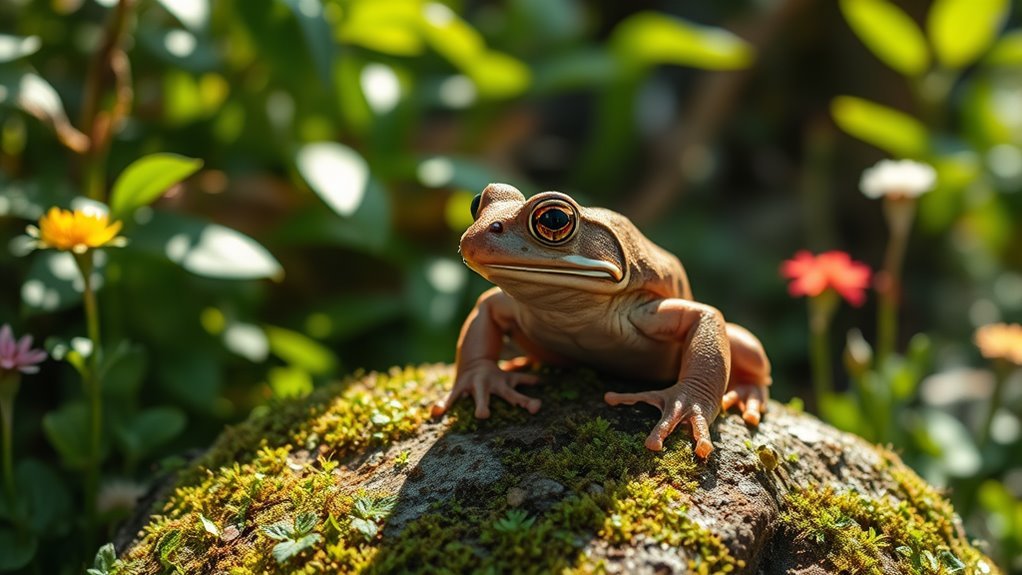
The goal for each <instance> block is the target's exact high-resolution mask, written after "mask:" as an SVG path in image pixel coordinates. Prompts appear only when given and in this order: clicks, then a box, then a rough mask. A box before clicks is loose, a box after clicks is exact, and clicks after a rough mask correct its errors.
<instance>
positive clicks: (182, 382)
mask: <svg viewBox="0 0 1022 575" xmlns="http://www.w3.org/2000/svg"><path fill="white" fill-rule="evenodd" d="M220 371H221V368H220V362H219V361H218V358H217V356H216V355H213V354H212V353H210V352H209V351H205V352H203V351H189V352H188V353H182V354H180V355H172V356H170V357H167V358H166V361H165V362H162V363H160V364H159V366H158V369H156V370H155V372H156V374H157V375H158V379H157V381H159V383H160V386H161V387H162V388H163V389H165V390H166V391H167V392H168V393H169V394H171V395H172V396H173V397H175V398H177V399H178V400H180V401H182V402H184V404H185V405H187V406H189V407H190V408H192V409H195V410H199V411H202V412H205V413H211V412H213V411H214V409H215V407H216V400H217V398H218V397H220V387H221V385H222V376H221V373H220Z"/></svg>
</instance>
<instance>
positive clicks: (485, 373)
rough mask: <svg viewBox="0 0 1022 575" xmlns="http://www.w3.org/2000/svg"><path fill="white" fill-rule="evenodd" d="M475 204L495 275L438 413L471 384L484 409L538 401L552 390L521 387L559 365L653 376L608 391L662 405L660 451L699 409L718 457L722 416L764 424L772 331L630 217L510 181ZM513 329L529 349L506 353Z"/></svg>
mask: <svg viewBox="0 0 1022 575" xmlns="http://www.w3.org/2000/svg"><path fill="white" fill-rule="evenodd" d="M471 212H472V218H473V223H472V224H471V225H470V226H469V227H468V229H467V230H466V231H465V232H464V234H463V235H462V236H461V241H460V243H459V250H460V253H461V257H462V259H463V260H464V263H465V264H466V265H467V266H468V267H469V268H470V269H471V270H473V271H474V272H476V273H477V274H479V275H480V276H482V277H483V278H485V279H486V280H488V281H489V282H491V283H493V284H495V285H494V287H492V288H490V289H488V290H487V291H485V292H484V293H483V294H482V295H481V296H479V298H478V300H477V301H476V303H475V306H474V307H473V308H472V310H471V311H470V313H469V314H468V317H467V318H466V319H465V322H464V324H463V326H462V329H461V332H460V335H459V338H458V343H457V350H456V354H455V356H456V357H455V364H454V378H453V379H454V383H453V386H452V388H451V390H450V392H449V393H448V394H447V395H446V396H445V397H444V398H442V399H440V400H438V401H436V402H435V403H434V404H433V405H432V406H431V414H432V416H433V417H441V416H443V414H444V413H445V412H447V411H448V410H449V409H450V407H451V406H452V405H453V404H454V403H455V402H456V401H457V400H458V399H459V398H461V397H463V396H472V398H473V400H474V404H475V411H474V415H475V417H476V418H479V419H485V418H488V417H489V416H490V401H491V398H492V397H493V396H497V397H499V398H501V399H503V400H504V401H506V402H508V403H510V404H512V405H514V406H518V407H521V408H524V409H525V410H526V411H528V412H529V413H530V414H535V413H537V412H538V411H539V409H540V407H541V404H542V402H541V400H540V399H538V398H535V397H530V396H529V395H526V394H525V393H523V392H522V388H523V387H527V386H531V385H535V384H537V383H539V382H540V380H541V378H540V375H539V372H538V371H537V370H536V369H529V368H530V367H536V366H540V365H548V366H554V367H572V366H585V367H589V368H592V369H595V370H596V371H597V372H600V373H606V374H608V375H610V376H613V377H618V378H623V379H627V380H640V381H644V382H646V381H648V382H650V384H649V387H650V388H651V389H649V390H647V391H630V390H625V391H607V392H606V393H605V394H604V397H603V400H604V401H605V402H606V403H607V404H609V405H611V406H618V405H633V404H639V403H645V404H649V405H652V406H654V407H656V408H657V409H659V410H660V415H661V417H660V420H659V421H658V422H657V423H656V425H655V426H654V427H653V429H652V431H650V433H649V435H648V437H647V438H646V440H645V443H644V444H645V447H646V448H648V449H650V450H651V451H661V450H663V449H664V441H665V440H666V439H667V438H668V437H669V436H670V435H671V434H672V433H673V432H674V431H675V429H676V428H678V426H679V425H681V424H682V423H686V424H687V425H688V426H689V427H690V428H691V432H692V441H693V443H694V450H693V451H694V453H695V455H696V456H697V457H699V458H700V459H702V460H705V459H707V458H708V457H709V455H710V454H711V452H712V451H713V449H714V446H713V441H712V438H711V434H710V424H711V423H712V422H713V421H714V420H715V419H716V417H717V416H718V414H719V413H720V412H721V410H728V409H730V408H731V407H737V409H738V410H739V411H740V412H741V415H742V418H743V419H744V421H745V423H746V424H747V425H749V426H750V427H755V426H757V425H758V424H759V422H760V420H761V417H763V415H764V414H765V412H766V409H767V402H768V399H769V386H770V384H771V375H770V373H771V371H770V360H769V358H768V357H767V354H766V352H765V350H764V348H763V344H762V343H761V342H760V340H759V339H757V338H756V336H754V335H753V334H752V333H751V332H750V331H749V330H747V329H745V328H743V327H741V326H739V325H737V324H734V323H728V322H726V321H725V320H724V316H723V315H722V314H721V312H720V311H719V310H718V309H717V308H715V307H713V306H710V305H708V304H705V303H701V302H698V301H696V300H694V299H693V295H692V290H691V287H690V284H689V280H688V276H687V274H686V272H685V268H684V267H683V266H682V264H681V261H680V260H679V259H678V258H677V257H676V256H675V255H673V254H671V253H670V252H668V251H667V250H665V249H663V248H661V247H660V246H658V245H657V244H655V243H653V242H652V241H651V240H649V239H648V238H647V237H646V236H645V235H643V234H642V232H640V231H639V229H638V228H637V227H636V226H635V225H634V224H633V223H632V222H631V221H630V220H629V219H628V218H627V217H625V216H623V215H621V214H619V213H617V212H614V211H612V210H609V209H604V208H597V207H584V206H582V205H580V204H579V203H578V202H576V201H575V200H574V199H573V198H572V197H571V196H569V195H568V194H565V193H561V192H556V191H548V192H542V193H539V194H536V195H533V196H532V197H530V198H529V199H526V198H525V196H524V194H522V192H521V191H519V190H518V189H517V188H515V187H514V186H512V185H509V184H501V183H494V184H490V185H488V186H486V188H485V189H484V190H483V191H482V193H481V194H479V195H477V196H475V197H474V198H473V200H472V203H471ZM508 342H513V344H514V345H515V346H516V347H517V349H518V350H520V351H521V352H523V355H520V356H517V357H513V358H510V359H502V358H504V357H505V356H506V354H505V353H504V352H505V347H506V345H505V344H506V343H508ZM508 347H509V346H508ZM654 383H655V384H656V385H654Z"/></svg>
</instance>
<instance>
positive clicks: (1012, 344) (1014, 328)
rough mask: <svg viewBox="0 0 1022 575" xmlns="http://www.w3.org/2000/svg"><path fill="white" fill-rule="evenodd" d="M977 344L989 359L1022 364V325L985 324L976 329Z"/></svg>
mask: <svg viewBox="0 0 1022 575" xmlns="http://www.w3.org/2000/svg"><path fill="white" fill-rule="evenodd" d="M976 346H977V347H979V352H980V353H982V354H983V357H985V358H987V359H1003V360H1006V361H1009V362H1011V363H1014V364H1015V365H1019V366H1022V325H1019V324H1017V323H1012V324H1006V323H994V324H990V325H985V326H983V327H981V328H979V329H977V330H976Z"/></svg>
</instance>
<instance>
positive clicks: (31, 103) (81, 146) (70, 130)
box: [0, 70, 89, 152]
mask: <svg viewBox="0 0 1022 575" xmlns="http://www.w3.org/2000/svg"><path fill="white" fill-rule="evenodd" d="M0 105H5V106H14V107H16V108H19V109H21V110H23V111H24V112H25V113H27V114H29V115H31V116H34V117H35V118H37V119H38V120H39V121H41V122H43V123H44V124H46V125H48V126H49V127H51V128H53V131H54V132H55V133H56V134H57V139H58V140H60V142H61V143H62V144H64V145H65V146H67V147H68V148H70V149H72V150H74V151H76V152H85V151H86V150H87V149H88V148H89V138H88V137H87V136H86V135H85V134H83V133H81V132H79V131H78V130H77V129H76V128H75V127H74V126H72V125H71V122H70V120H68V118H67V113H66V112H65V111H64V104H63V103H62V102H61V101H60V96H59V95H58V94H57V91H56V90H54V89H53V86H51V85H50V83H49V82H47V81H46V80H44V79H42V78H41V77H39V76H38V75H37V74H35V73H33V72H18V71H14V70H2V71H0Z"/></svg>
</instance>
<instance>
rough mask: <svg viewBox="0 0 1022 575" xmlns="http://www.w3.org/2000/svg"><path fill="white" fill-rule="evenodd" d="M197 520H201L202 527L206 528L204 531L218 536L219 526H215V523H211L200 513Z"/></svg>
mask: <svg viewBox="0 0 1022 575" xmlns="http://www.w3.org/2000/svg"><path fill="white" fill-rule="evenodd" d="M199 521H200V522H202V528H203V529H205V530H206V533H209V534H210V535H212V536H213V537H220V528H219V527H217V526H216V523H213V522H212V521H210V520H209V519H207V518H206V516H205V515H203V514H201V513H200V514H199Z"/></svg>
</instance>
